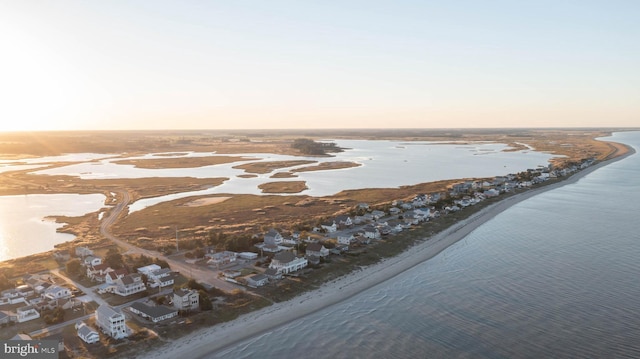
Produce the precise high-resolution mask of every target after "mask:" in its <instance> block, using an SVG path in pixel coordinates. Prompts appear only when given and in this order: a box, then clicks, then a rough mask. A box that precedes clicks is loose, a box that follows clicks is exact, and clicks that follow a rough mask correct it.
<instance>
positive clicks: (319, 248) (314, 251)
mask: <svg viewBox="0 0 640 359" xmlns="http://www.w3.org/2000/svg"><path fill="white" fill-rule="evenodd" d="M328 255H329V249H327V248H325V247H324V245H322V244H321V243H309V245H307V249H306V250H305V256H306V257H309V256H316V257H318V258H322V257H326V256H328Z"/></svg>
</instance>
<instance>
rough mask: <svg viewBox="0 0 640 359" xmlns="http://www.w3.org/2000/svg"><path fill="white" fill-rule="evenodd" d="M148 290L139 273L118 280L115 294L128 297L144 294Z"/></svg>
mask: <svg viewBox="0 0 640 359" xmlns="http://www.w3.org/2000/svg"><path fill="white" fill-rule="evenodd" d="M146 289H147V287H146V286H145V285H144V282H143V281H142V275H140V274H139V273H133V274H127V275H125V276H124V277H122V278H118V280H116V286H115V289H114V293H115V294H117V295H119V296H122V297H126V296H129V295H132V294H136V293H140V292H143V291H145V290H146Z"/></svg>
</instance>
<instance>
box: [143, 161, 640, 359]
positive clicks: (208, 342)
mask: <svg viewBox="0 0 640 359" xmlns="http://www.w3.org/2000/svg"><path fill="white" fill-rule="evenodd" d="M632 153H633V150H629V151H627V152H626V153H625V152H623V153H618V154H619V156H618V157H616V158H614V159H612V160H608V161H605V162H600V163H598V164H596V165H594V166H591V167H589V168H587V169H585V170H582V171H579V172H577V173H575V174H574V175H573V176H571V177H570V178H568V179H565V180H562V181H559V182H557V183H553V184H550V185H546V186H543V187H539V188H534V189H530V190H528V191H525V192H522V193H519V194H516V195H514V196H511V197H508V198H505V199H503V200H501V201H499V202H497V203H495V204H492V205H490V206H488V207H486V208H484V209H482V210H480V211H479V212H477V213H475V214H473V215H471V216H470V217H468V218H467V219H464V220H462V221H460V222H458V223H456V224H454V225H452V226H451V227H449V228H447V229H446V230H444V231H442V232H440V233H437V234H436V235H434V236H432V237H431V238H429V239H428V240H426V241H423V242H420V243H419V244H417V245H415V246H413V247H411V248H410V249H408V250H407V251H405V252H403V253H401V254H399V255H397V256H395V257H392V258H387V259H385V260H383V261H381V262H379V263H376V264H374V265H371V266H368V267H366V268H363V269H362V270H358V271H355V272H352V273H350V274H348V275H346V276H344V277H341V278H338V279H336V280H334V281H331V282H328V283H325V284H324V285H323V286H322V287H321V288H319V289H317V290H314V291H311V292H308V293H305V294H303V295H301V296H298V297H296V298H293V299H291V300H289V301H286V302H282V303H276V304H274V305H271V306H269V307H266V308H263V309H261V310H258V311H255V312H252V313H248V314H245V315H242V316H240V317H239V318H237V319H235V320H233V321H231V322H228V323H224V324H219V325H216V326H213V327H210V328H205V329H201V330H199V331H196V332H194V333H191V334H189V335H187V336H185V337H183V338H181V339H179V340H178V341H175V342H171V343H167V344H164V345H163V346H161V347H159V348H157V349H156V350H154V351H153V352H147V353H141V354H140V355H139V356H138V358H156V359H165V358H166V359H170V358H171V359H173V358H177V357H184V358H199V357H203V356H205V355H207V354H211V353H215V352H217V351H220V350H222V349H224V348H226V347H229V346H232V345H233V344H236V343H238V342H240V341H242V340H245V339H248V338H251V337H253V336H255V335H259V334H261V333H265V332H268V331H270V330H272V329H274V328H277V327H279V326H281V325H283V324H286V323H288V322H290V321H293V320H296V319H299V318H301V317H304V316H306V315H308V314H311V313H313V312H316V311H318V310H321V309H323V308H326V307H328V306H331V305H334V304H336V303H339V302H342V301H344V300H346V299H348V298H350V297H352V296H354V295H356V294H358V293H360V292H362V291H365V290H367V289H369V288H372V287H374V286H376V285H378V284H380V283H383V282H385V281H387V280H389V279H391V278H393V277H395V276H397V275H398V274H400V273H402V272H404V271H406V270H409V269H411V268H412V267H414V266H416V265H418V264H420V263H422V262H424V261H426V260H429V259H431V258H433V257H434V256H436V255H437V254H439V253H440V252H442V251H443V250H445V249H446V248H447V247H449V246H451V245H452V244H454V243H456V242H458V241H459V240H461V239H463V238H464V237H466V236H467V235H468V234H469V233H471V232H472V231H474V230H475V229H476V228H478V227H479V226H481V225H482V224H484V223H486V222H487V221H489V220H491V219H492V218H494V217H495V216H496V215H498V214H499V213H501V212H503V211H505V210H506V209H508V208H509V207H511V206H513V205H515V204H517V203H519V202H521V201H524V200H526V199H528V198H531V197H533V196H535V195H537V194H540V193H543V192H545V191H548V190H552V189H555V188H558V187H561V186H564V185H567V184H571V183H575V182H577V181H578V180H579V179H580V178H582V177H584V176H585V175H587V174H589V173H591V172H593V171H594V170H596V169H598V168H600V167H602V166H604V165H607V164H610V163H611V162H613V161H617V160H620V159H622V158H624V157H626V156H628V155H630V154H632Z"/></svg>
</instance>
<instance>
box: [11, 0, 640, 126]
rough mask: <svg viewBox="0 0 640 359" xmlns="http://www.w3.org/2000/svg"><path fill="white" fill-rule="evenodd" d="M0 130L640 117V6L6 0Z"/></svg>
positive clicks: (627, 121) (581, 1) (559, 1)
mask: <svg viewBox="0 0 640 359" xmlns="http://www.w3.org/2000/svg"><path fill="white" fill-rule="evenodd" d="M0 46H1V48H2V50H1V51H0V130H21V129H33V130H46V129H59V130H62V129H79V130H81V129H105V130H110V129H148V128H155V129H171V128H184V129H192V128H200V129H209V128H213V129H217V128H221V129H226V128H303V127H311V128H340V127H346V128H380V127H404V128H413V127H420V128H422V127H561V126H640V1H637V0H629V1H617V0H603V1H590V0H576V1H572V0H551V1H544V0H538V1H517V0H508V1H507V0H505V1H492V0H487V1H478V0H470V1H463V0H460V1H455V0H452V1H442V0H439V1H426V0H425V1H399V0H396V1H372V0H367V1H328V0H324V1H277V0H274V1H241V0H239V1H236V0H227V1H184V0H182V1H156V0H153V1H152V0H149V1H133V0H130V1H65V0H60V1H45V0H42V1H31V0H0Z"/></svg>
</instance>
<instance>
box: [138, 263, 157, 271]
mask: <svg viewBox="0 0 640 359" xmlns="http://www.w3.org/2000/svg"><path fill="white" fill-rule="evenodd" d="M161 268H162V267H160V266H159V265H157V264H149V265H148V266H144V267H140V268H138V272H140V273H147V272H151V271H154V270H158V269H161Z"/></svg>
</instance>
